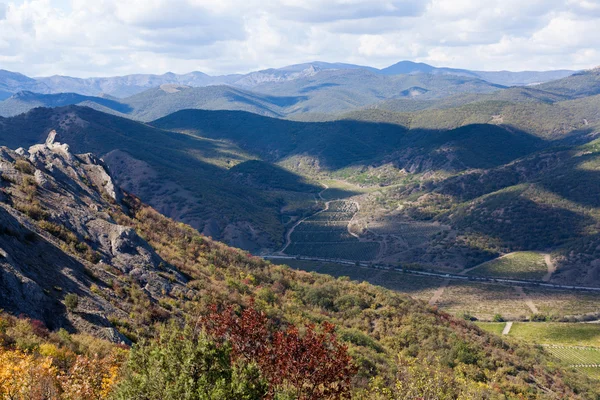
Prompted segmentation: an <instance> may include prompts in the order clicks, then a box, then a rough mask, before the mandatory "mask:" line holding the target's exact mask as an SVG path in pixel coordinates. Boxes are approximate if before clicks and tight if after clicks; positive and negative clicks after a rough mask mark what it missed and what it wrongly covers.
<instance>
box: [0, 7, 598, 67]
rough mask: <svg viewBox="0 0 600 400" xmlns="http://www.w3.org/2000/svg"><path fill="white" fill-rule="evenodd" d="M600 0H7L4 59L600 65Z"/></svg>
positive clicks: (119, 63)
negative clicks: (599, 28) (599, 31)
mask: <svg viewBox="0 0 600 400" xmlns="http://www.w3.org/2000/svg"><path fill="white" fill-rule="evenodd" d="M598 27H600V0H485V1H483V0H32V1H29V0H0V69H7V70H11V71H17V72H21V73H24V74H26V75H29V76H48V75H54V74H60V75H70V76H78V77H89V76H114V75H125V74H133V73H164V72H167V71H171V72H175V73H186V72H190V71H202V72H205V73H208V74H211V75H220V74H228V73H244V72H249V71H253V70H259V69H264V68H270V67H282V66H285V65H290V64H295V63H302V62H310V61H328V62H346V63H353V64H360V65H369V66H373V67H378V68H382V67H386V66H389V65H391V64H394V63H396V62H398V61H401V60H410V61H417V62H425V63H429V64H432V65H435V66H440V67H441V66H446V67H455V68H467V69H477V70H503V69H505V70H512V71H517V70H549V69H586V68H591V67H595V66H598V65H600V34H598Z"/></svg>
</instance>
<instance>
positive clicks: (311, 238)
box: [285, 200, 380, 261]
mask: <svg viewBox="0 0 600 400" xmlns="http://www.w3.org/2000/svg"><path fill="white" fill-rule="evenodd" d="M357 212H358V206H357V204H356V203H354V202H351V201H344V200H336V201H330V202H328V203H327V208H326V209H325V210H323V211H321V212H318V213H316V214H315V215H313V216H311V217H309V218H307V219H306V220H304V221H302V222H301V223H300V224H299V225H298V226H296V227H295V229H294V231H293V232H292V234H291V235H290V240H291V243H290V245H289V246H287V248H286V249H285V253H286V254H289V255H298V256H309V257H321V258H327V259H343V260H353V261H369V260H372V259H374V258H375V257H376V256H377V254H378V252H379V246H380V244H379V243H377V242H363V241H360V240H359V239H358V238H357V237H354V236H352V235H351V234H350V232H349V231H348V224H349V223H350V221H351V220H352V217H353V216H354V214H356V213H357Z"/></svg>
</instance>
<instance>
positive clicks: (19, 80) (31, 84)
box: [0, 69, 48, 97]
mask: <svg viewBox="0 0 600 400" xmlns="http://www.w3.org/2000/svg"><path fill="white" fill-rule="evenodd" d="M24 90H30V91H33V92H38V93H47V92H48V88H47V87H46V85H44V84H43V83H41V82H39V81H37V80H35V79H33V78H29V77H27V76H25V75H23V74H20V73H18V72H11V71H6V70H3V69H0V96H3V97H6V96H7V94H8V93H16V92H21V91H24ZM8 97H10V96H8Z"/></svg>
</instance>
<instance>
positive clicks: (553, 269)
mask: <svg viewBox="0 0 600 400" xmlns="http://www.w3.org/2000/svg"><path fill="white" fill-rule="evenodd" d="M544 261H545V262H546V265H547V266H548V273H547V274H546V275H544V277H543V278H542V281H544V282H550V279H551V278H552V275H553V274H554V273H555V272H556V268H557V267H556V263H555V262H554V261H553V260H552V256H551V255H550V254H544Z"/></svg>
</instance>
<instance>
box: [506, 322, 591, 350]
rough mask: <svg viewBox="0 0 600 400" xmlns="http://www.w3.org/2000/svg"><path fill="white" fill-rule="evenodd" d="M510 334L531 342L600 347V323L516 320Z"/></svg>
mask: <svg viewBox="0 0 600 400" xmlns="http://www.w3.org/2000/svg"><path fill="white" fill-rule="evenodd" d="M509 336H511V337H516V338H519V339H523V340H525V341H527V342H530V343H538V344H548V345H563V346H592V347H599V348H600V324H584V323H560V322H540V323H535V322H515V323H514V324H513V327H512V329H511V330H510V334H509Z"/></svg>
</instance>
